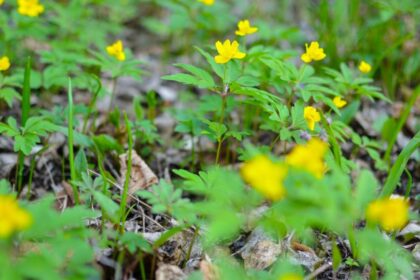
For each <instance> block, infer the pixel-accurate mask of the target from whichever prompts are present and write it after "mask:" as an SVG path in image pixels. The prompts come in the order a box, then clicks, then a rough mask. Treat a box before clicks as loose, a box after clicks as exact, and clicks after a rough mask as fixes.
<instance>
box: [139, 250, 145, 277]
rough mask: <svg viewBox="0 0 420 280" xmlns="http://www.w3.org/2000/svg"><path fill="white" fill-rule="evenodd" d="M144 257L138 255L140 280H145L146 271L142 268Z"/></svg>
mask: <svg viewBox="0 0 420 280" xmlns="http://www.w3.org/2000/svg"><path fill="white" fill-rule="evenodd" d="M143 259H144V257H143V255H142V254H140V274H141V280H146V269H145V268H144V260H143Z"/></svg>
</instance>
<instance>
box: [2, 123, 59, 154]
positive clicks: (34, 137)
mask: <svg viewBox="0 0 420 280" xmlns="http://www.w3.org/2000/svg"><path fill="white" fill-rule="evenodd" d="M56 129H57V128H56V126H55V125H54V124H53V123H51V122H50V121H49V120H48V119H46V118H44V117H30V118H29V119H28V120H27V122H26V124H25V125H24V127H19V126H18V124H17V122H16V119H14V118H13V117H9V118H8V119H7V122H6V123H2V122H0V133H2V134H3V133H4V134H6V135H7V136H9V137H12V138H13V139H14V151H15V152H19V151H21V152H23V153H24V154H25V155H29V154H30V153H31V151H32V148H33V147H35V145H36V144H38V143H39V141H40V140H41V139H40V137H41V136H47V135H48V133H49V132H52V131H56Z"/></svg>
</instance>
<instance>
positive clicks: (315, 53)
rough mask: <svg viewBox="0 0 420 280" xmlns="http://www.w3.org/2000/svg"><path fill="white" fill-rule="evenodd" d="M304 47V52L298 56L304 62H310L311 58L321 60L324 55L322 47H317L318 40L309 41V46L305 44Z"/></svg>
mask: <svg viewBox="0 0 420 280" xmlns="http://www.w3.org/2000/svg"><path fill="white" fill-rule="evenodd" d="M305 48H306V52H305V53H304V54H302V56H301V57H300V58H301V59H302V61H303V62H305V63H310V62H312V60H315V61H318V60H323V59H324V58H325V57H326V55H325V53H324V49H323V48H320V47H319V43H318V42H311V45H310V46H309V47H308V44H305Z"/></svg>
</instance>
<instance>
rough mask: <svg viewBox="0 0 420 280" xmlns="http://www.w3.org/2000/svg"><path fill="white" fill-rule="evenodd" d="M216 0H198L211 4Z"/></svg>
mask: <svg viewBox="0 0 420 280" xmlns="http://www.w3.org/2000/svg"><path fill="white" fill-rule="evenodd" d="M214 1H215V0H198V2H201V3H203V4H204V5H207V6H211V5H213V4H214Z"/></svg>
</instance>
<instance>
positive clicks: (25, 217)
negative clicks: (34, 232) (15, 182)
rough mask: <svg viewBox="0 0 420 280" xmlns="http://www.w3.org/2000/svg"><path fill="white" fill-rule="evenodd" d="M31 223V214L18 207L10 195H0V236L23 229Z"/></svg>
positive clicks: (4, 236) (6, 235) (5, 236)
mask: <svg viewBox="0 0 420 280" xmlns="http://www.w3.org/2000/svg"><path fill="white" fill-rule="evenodd" d="M31 223H32V217H31V215H30V214H29V213H28V212H27V211H26V210H24V209H22V208H20V207H19V205H18V202H17V200H16V199H15V198H14V197H13V196H12V195H0V238H7V237H9V236H10V235H11V234H13V233H14V232H15V231H18V230H24V229H26V228H28V227H29V226H30V225H31Z"/></svg>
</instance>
